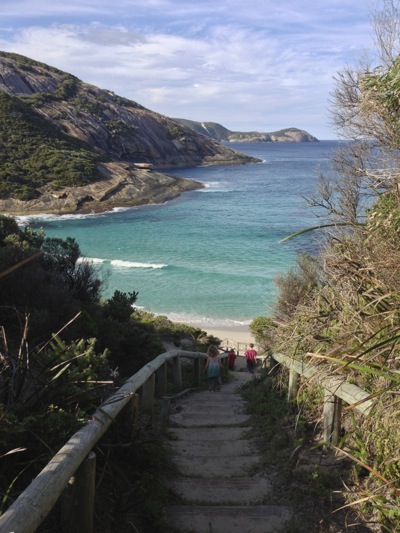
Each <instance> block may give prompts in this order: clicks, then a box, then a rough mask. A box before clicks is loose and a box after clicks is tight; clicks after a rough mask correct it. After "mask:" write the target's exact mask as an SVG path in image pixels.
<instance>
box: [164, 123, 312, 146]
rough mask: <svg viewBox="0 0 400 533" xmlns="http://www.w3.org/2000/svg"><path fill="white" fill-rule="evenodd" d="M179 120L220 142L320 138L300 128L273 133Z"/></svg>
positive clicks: (299, 140) (287, 140) (308, 140)
mask: <svg viewBox="0 0 400 533" xmlns="http://www.w3.org/2000/svg"><path fill="white" fill-rule="evenodd" d="M175 120H176V121H177V122H179V123H180V124H182V125H183V126H186V127H188V128H191V129H193V131H196V132H197V133H202V134H203V135H206V136H207V137H210V138H212V139H215V140H216V141H219V142H318V139H317V138H316V137H314V136H313V135H311V134H310V133H308V132H307V131H304V130H299V129H298V128H285V129H283V130H280V131H274V132H271V133H262V132H258V131H248V132H243V131H231V130H228V129H227V128H225V127H224V126H221V124H218V123H216V122H196V121H193V120H186V119H182V118H176V119H175Z"/></svg>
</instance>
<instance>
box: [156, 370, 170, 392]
mask: <svg viewBox="0 0 400 533" xmlns="http://www.w3.org/2000/svg"><path fill="white" fill-rule="evenodd" d="M167 387H168V365H167V363H164V364H163V365H162V366H160V368H159V369H158V370H157V395H158V396H164V395H165V393H166V392H167Z"/></svg>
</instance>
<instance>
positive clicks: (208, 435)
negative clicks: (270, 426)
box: [170, 426, 252, 442]
mask: <svg viewBox="0 0 400 533" xmlns="http://www.w3.org/2000/svg"><path fill="white" fill-rule="evenodd" d="M251 429H252V428H251V427H249V426H247V427H246V426H244V427H222V428H219V427H215V428H202V427H197V428H190V427H189V428H185V427H179V428H178V427H174V428H171V429H170V433H171V434H172V435H173V437H174V438H176V439H177V441H185V442H187V441H196V442H219V441H231V442H233V441H235V440H239V439H246V436H247V433H249V431H251ZM177 441H174V440H171V441H170V442H177Z"/></svg>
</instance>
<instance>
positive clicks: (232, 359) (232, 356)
mask: <svg viewBox="0 0 400 533" xmlns="http://www.w3.org/2000/svg"><path fill="white" fill-rule="evenodd" d="M235 359H236V354H235V350H234V349H233V348H231V349H230V350H228V368H229V370H235Z"/></svg>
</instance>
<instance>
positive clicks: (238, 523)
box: [164, 358, 292, 533]
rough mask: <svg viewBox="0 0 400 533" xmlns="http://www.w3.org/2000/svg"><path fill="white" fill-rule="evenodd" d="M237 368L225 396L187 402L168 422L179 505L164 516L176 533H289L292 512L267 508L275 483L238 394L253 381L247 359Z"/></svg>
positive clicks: (202, 394) (197, 395)
mask: <svg viewBox="0 0 400 533" xmlns="http://www.w3.org/2000/svg"><path fill="white" fill-rule="evenodd" d="M236 361H238V359H237V360H236ZM237 366H238V367H239V368H238V370H237V371H234V372H230V375H231V377H232V378H233V381H232V382H230V383H229V384H223V385H222V389H221V392H209V391H201V392H196V393H193V394H191V395H189V396H186V397H185V398H183V399H181V400H179V402H177V403H176V404H174V407H173V412H172V413H171V414H170V416H169V430H170V434H172V435H171V438H170V441H169V442H170V446H171V448H172V451H173V458H174V462H175V464H176V466H177V470H178V472H179V475H178V476H177V477H176V478H175V479H173V480H171V482H170V487H171V489H172V491H173V492H174V493H175V494H176V495H177V497H178V498H179V500H180V504H179V505H172V506H168V507H167V508H165V510H164V515H165V519H166V522H167V524H169V526H170V528H171V531H177V532H185V533H189V532H190V533H269V532H274V533H278V532H285V531H287V525H288V523H289V521H290V520H291V517H292V511H291V509H290V508H288V507H287V506H285V505H269V504H268V500H269V498H270V496H271V491H272V484H271V477H270V476H269V475H267V474H266V473H265V472H263V471H262V470H261V468H260V457H259V454H258V452H257V450H256V449H255V446H254V444H253V443H252V440H251V438H250V436H249V432H250V430H251V427H250V426H249V424H250V419H249V417H248V415H246V414H244V402H243V400H242V399H241V398H240V395H239V393H238V391H237V389H238V387H239V386H240V385H241V384H242V383H243V382H244V381H247V380H248V379H251V377H252V376H251V375H250V374H248V373H247V372H246V370H245V368H243V367H244V366H245V364H244V361H243V360H242V358H239V361H238V365H237ZM240 366H242V368H240Z"/></svg>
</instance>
